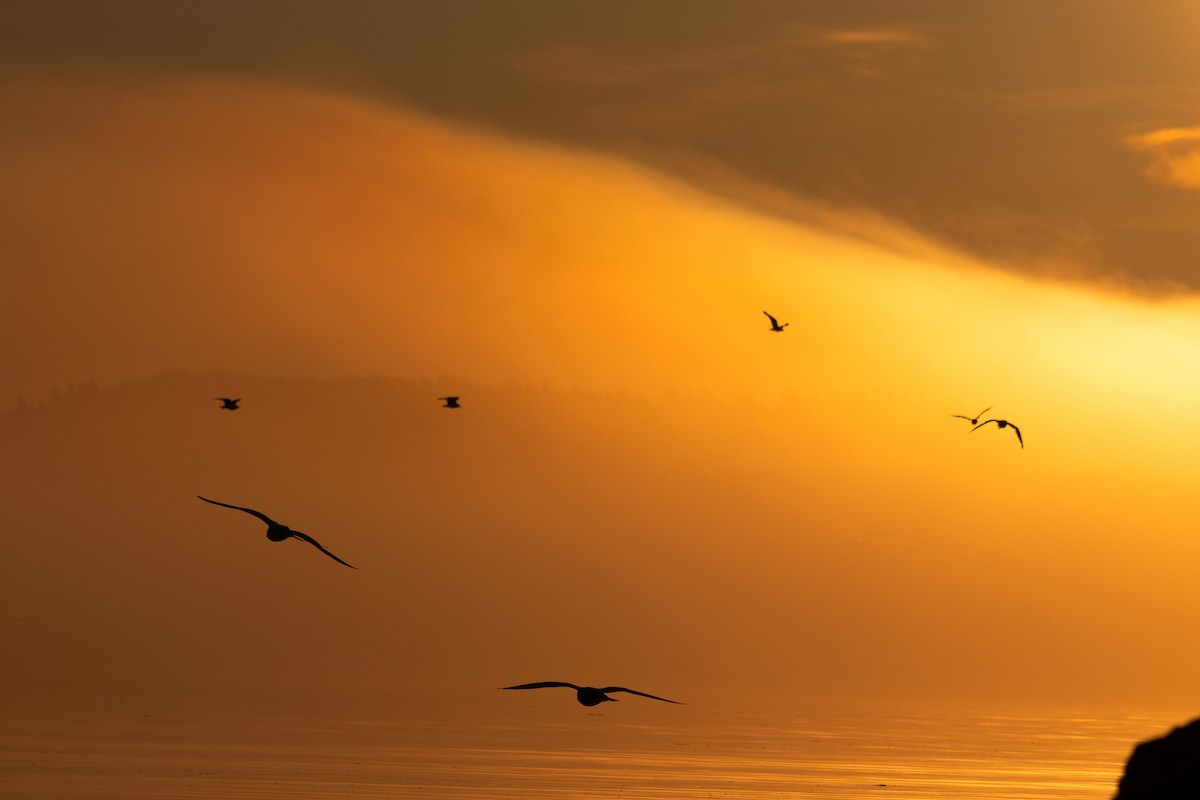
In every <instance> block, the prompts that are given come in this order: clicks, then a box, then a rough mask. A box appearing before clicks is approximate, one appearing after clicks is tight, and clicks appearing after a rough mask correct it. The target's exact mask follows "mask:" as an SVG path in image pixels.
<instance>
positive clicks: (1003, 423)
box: [967, 419, 1025, 450]
mask: <svg viewBox="0 0 1200 800" xmlns="http://www.w3.org/2000/svg"><path fill="white" fill-rule="evenodd" d="M989 422H994V423H996V427H997V428H1012V429H1013V433H1015V434H1016V435H1017V441H1018V442H1020V443H1021V449H1022V450H1024V449H1025V440H1024V439H1022V438H1021V429H1020V428H1018V427H1017V426H1016V425H1013V424H1012V423H1011V422H1009V421H1008V420H1006V419H985V420H984V421H983V422H981V423H979V424H978V425H976V426H975V427H974V428H971V430H969V431H967V432H968V433H974V432H975V431H977V430H979V429H980V428H982V427H983V426H984V425H987V424H988V423H989Z"/></svg>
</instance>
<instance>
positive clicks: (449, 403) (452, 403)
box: [438, 395, 462, 408]
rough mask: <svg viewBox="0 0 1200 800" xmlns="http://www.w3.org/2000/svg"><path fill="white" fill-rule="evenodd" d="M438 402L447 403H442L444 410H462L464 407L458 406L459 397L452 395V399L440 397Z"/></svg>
mask: <svg viewBox="0 0 1200 800" xmlns="http://www.w3.org/2000/svg"><path fill="white" fill-rule="evenodd" d="M438 400H444V401H445V402H444V403H442V408H462V406H460V405H459V404H458V395H452V396H450V397H439V398H438Z"/></svg>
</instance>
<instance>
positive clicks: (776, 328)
mask: <svg viewBox="0 0 1200 800" xmlns="http://www.w3.org/2000/svg"><path fill="white" fill-rule="evenodd" d="M763 313H764V314H767V312H765V311H764V312H763ZM767 319H769V320H771V330H773V331H775V333H783V329H784V328H786V327H787V326H788V325H791V324H792V323H790V322H785V323H783V324H782V325H780V324H779V320H777V319H775V318H774V317H772V316H771V315H770V314H767Z"/></svg>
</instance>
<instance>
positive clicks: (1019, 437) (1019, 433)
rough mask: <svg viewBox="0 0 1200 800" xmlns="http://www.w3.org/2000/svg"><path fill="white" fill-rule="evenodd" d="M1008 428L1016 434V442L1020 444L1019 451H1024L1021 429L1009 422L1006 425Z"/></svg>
mask: <svg viewBox="0 0 1200 800" xmlns="http://www.w3.org/2000/svg"><path fill="white" fill-rule="evenodd" d="M1008 427H1010V428H1012V429H1013V433H1015V434H1017V441H1018V442H1020V443H1021V449H1022V450H1024V449H1025V440H1024V439H1022V438H1021V429H1020V428H1018V427H1017V426H1016V425H1013V424H1012V423H1011V422H1010V423H1008Z"/></svg>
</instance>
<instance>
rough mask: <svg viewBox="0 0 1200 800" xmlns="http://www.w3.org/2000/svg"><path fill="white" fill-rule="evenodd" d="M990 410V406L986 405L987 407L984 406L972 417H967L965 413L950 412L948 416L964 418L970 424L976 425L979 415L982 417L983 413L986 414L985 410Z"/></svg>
mask: <svg viewBox="0 0 1200 800" xmlns="http://www.w3.org/2000/svg"><path fill="white" fill-rule="evenodd" d="M991 410H992V407H991V406H988V407H987V408H985V409H984V410H983V411H980V412H979V413H978V414H976V415H975V416H973V417H968V416H967V415H965V414H951V415H950V416H952V417H958V418H959V419H965V420H966V421H967V422H969V423H971V424H972V425H978V424H979V418H980V417H982V416H983V415H984V414H986V413H987V412H989V411H991Z"/></svg>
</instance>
